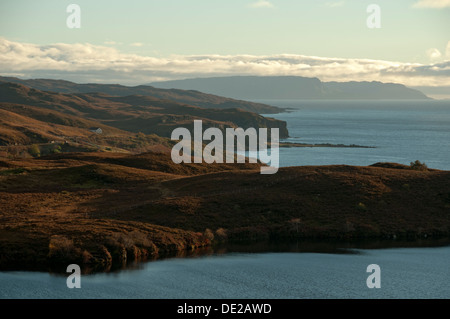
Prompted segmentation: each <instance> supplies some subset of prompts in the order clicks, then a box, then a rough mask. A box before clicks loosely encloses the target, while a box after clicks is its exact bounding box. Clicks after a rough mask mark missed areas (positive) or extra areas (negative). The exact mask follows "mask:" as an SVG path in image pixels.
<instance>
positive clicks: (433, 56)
mask: <svg viewBox="0 0 450 319" xmlns="http://www.w3.org/2000/svg"><path fill="white" fill-rule="evenodd" d="M426 53H427V56H428V57H429V58H430V60H438V59H440V58H441V57H442V54H441V52H440V51H439V50H438V49H436V48H431V49H428V50H427V52H426Z"/></svg>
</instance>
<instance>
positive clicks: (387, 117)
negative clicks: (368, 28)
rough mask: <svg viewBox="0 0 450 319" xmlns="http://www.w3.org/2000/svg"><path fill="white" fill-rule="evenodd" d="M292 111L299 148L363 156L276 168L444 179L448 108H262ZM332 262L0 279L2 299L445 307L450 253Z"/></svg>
mask: <svg viewBox="0 0 450 319" xmlns="http://www.w3.org/2000/svg"><path fill="white" fill-rule="evenodd" d="M263 102H266V103H268V104H272V105H278V106H281V107H289V108H292V109H293V110H292V112H290V113H282V114H276V115H270V116H272V117H275V118H278V119H282V120H285V121H287V123H288V128H289V131H290V135H291V136H292V137H291V138H289V139H288V141H291V142H301V143H315V144H319V143H332V144H357V145H365V146H375V147H376V148H374V149H364V148H282V149H281V150H280V162H281V166H293V165H326V164H349V165H370V164H373V163H375V162H397V163H403V164H409V163H410V162H411V161H414V160H420V161H422V162H425V163H426V164H427V165H428V166H429V167H431V168H437V169H447V170H449V169H450V102H449V101H446V102H444V101H421V102H417V101H414V102H413V101H411V102H410V101H401V102H392V101H381V102H378V101H377V102H367V101H364V102H362V101H348V102H343V101H339V102H336V101H326V102H322V101H263ZM351 252H352V253H351V254H332V253H253V254H248V253H230V254H225V255H220V256H219V255H213V256H204V257H200V258H184V259H168V260H161V261H156V262H150V263H145V264H141V267H140V268H141V269H138V270H124V271H120V272H118V273H103V274H95V275H86V276H83V277H82V288H81V289H68V288H67V287H66V277H64V276H60V275H59V276H58V275H52V274H49V273H39V272H33V273H31V272H0V298H450V282H449V278H450V267H449V260H450V246H447V247H439V248H390V249H370V250H368V249H354V250H351ZM369 264H378V265H379V266H380V267H381V288H380V289H369V288H367V286H366V279H367V276H368V275H369V274H368V273H367V272H366V268H367V266H368V265H369Z"/></svg>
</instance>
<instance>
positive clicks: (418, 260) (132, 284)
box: [0, 246, 450, 299]
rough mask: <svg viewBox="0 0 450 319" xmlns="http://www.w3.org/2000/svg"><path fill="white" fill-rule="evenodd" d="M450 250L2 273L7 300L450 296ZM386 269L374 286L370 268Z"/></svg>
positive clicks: (260, 256) (239, 257)
mask: <svg viewBox="0 0 450 319" xmlns="http://www.w3.org/2000/svg"><path fill="white" fill-rule="evenodd" d="M449 260H450V247H448V246H447V247H439V248H395V249H376V250H354V251H353V253H352V254H324V253H257V254H226V255H222V256H208V257H199V258H183V259H169V260H162V261H154V262H150V263H146V264H143V269H140V270H125V271H121V272H119V273H113V274H108V273H103V274H96V275H87V276H82V277H81V289H69V288H67V286H66V277H64V276H57V275H51V274H48V273H30V272H2V273H0V283H1V286H0V298H51V299H54V298H58V299H59V298H152V299H153V298H175V299H178V298H182V299H185V298H186V299H189V298H218V299H221V298H230V299H233V298H238V299H243V298H267V299H277V298H284V299H298V298H320V299H326V298H450V283H449V278H450V267H448V262H449ZM370 264H377V265H379V266H380V269H381V276H380V282H381V288H379V289H377V288H373V289H369V288H368V287H367V284H366V280H367V277H368V276H369V275H370V274H369V273H367V272H366V271H367V266H368V265H370Z"/></svg>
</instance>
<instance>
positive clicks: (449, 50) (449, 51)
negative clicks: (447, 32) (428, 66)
mask: <svg viewBox="0 0 450 319" xmlns="http://www.w3.org/2000/svg"><path fill="white" fill-rule="evenodd" d="M445 56H446V57H447V58H448V59H450V41H448V43H447V48H446V49H445Z"/></svg>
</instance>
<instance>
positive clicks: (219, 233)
mask: <svg viewBox="0 0 450 319" xmlns="http://www.w3.org/2000/svg"><path fill="white" fill-rule="evenodd" d="M215 237H216V238H217V239H218V240H220V241H226V240H227V238H228V234H227V230H226V229H224V228H219V229H217V230H216V236H215Z"/></svg>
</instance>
